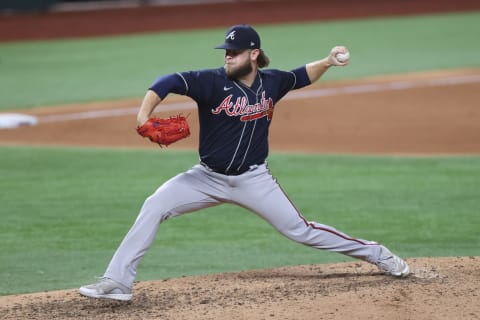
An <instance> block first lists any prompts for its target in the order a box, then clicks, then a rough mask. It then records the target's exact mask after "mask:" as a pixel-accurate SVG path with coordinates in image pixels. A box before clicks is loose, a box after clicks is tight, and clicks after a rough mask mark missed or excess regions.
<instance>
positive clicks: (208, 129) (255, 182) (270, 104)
mask: <svg viewBox="0 0 480 320" xmlns="http://www.w3.org/2000/svg"><path fill="white" fill-rule="evenodd" d="M216 48H217V49H224V50H225V58H224V66H223V67H221V68H217V69H208V70H198V71H189V72H178V73H174V74H169V75H165V76H161V77H159V78H158V79H157V80H156V81H155V82H154V83H153V84H152V85H151V87H150V88H149V90H148V91H147V93H146V95H145V97H144V100H143V102H142V104H141V106H140V110H139V112H138V115H137V121H138V128H137V131H138V133H139V134H140V135H141V136H144V137H147V138H149V139H150V140H151V141H152V142H155V143H159V144H160V145H168V144H169V143H172V142H174V141H176V140H178V139H181V138H184V137H186V136H188V134H189V129H188V123H185V121H184V120H185V119H179V118H178V117H176V118H175V117H174V118H171V119H170V120H172V121H170V120H169V119H164V120H161V119H160V120H159V119H152V117H151V115H152V113H153V111H154V109H155V108H156V107H157V106H158V105H159V104H160V102H161V101H162V100H164V99H165V97H166V96H167V95H168V94H169V93H175V94H180V95H186V96H188V97H190V98H192V99H193V100H194V101H195V102H196V103H197V107H198V117H199V123H200V145H199V163H198V164H196V165H194V166H193V167H192V168H191V169H190V170H188V171H186V172H184V173H181V174H179V175H177V176H175V177H173V178H172V179H170V180H168V181H167V182H165V183H164V184H163V185H162V186H160V187H159V188H158V189H157V190H156V191H155V192H154V193H153V194H152V195H151V196H150V197H148V198H147V199H146V200H145V202H144V204H143V206H142V208H141V210H140V213H139V215H138V217H137V219H136V221H135V223H134V224H133V226H132V227H131V229H130V231H129V232H128V233H127V235H126V236H125V238H124V239H123V241H122V242H121V244H120V246H119V247H118V249H117V251H116V252H115V254H114V256H113V258H112V259H111V261H110V264H109V265H108V268H107V270H106V271H105V274H104V276H103V278H101V279H100V280H99V281H98V282H96V283H94V284H92V285H87V286H83V287H81V288H80V294H82V295H84V296H88V297H94V298H108V299H116V300H130V299H131V298H132V287H133V283H134V280H135V277H136V272H137V266H138V264H139V263H140V260H141V259H142V257H143V256H144V254H145V252H146V251H147V250H148V249H149V247H150V246H151V244H152V242H153V240H154V238H155V235H156V233H157V231H158V229H159V226H160V224H161V223H162V222H163V221H165V220H166V219H169V218H173V217H176V216H179V215H182V214H185V213H189V212H193V211H197V210H200V209H202V208H207V207H212V206H218V205H221V204H223V203H233V204H237V205H239V206H241V207H243V208H246V209H249V210H250V211H252V212H254V213H255V214H257V215H259V216H260V217H261V218H263V219H264V220H265V221H266V222H268V223H269V224H271V225H272V226H273V227H274V228H275V229H276V230H278V232H280V233H281V234H283V235H284V236H285V237H287V238H289V239H291V240H293V241H296V242H298V243H301V244H304V245H307V246H311V247H313V248H317V249H322V250H328V251H333V252H338V253H341V254H345V255H347V256H350V257H354V258H357V259H361V260H363V261H367V262H369V263H372V264H374V265H376V266H377V267H378V268H379V269H380V270H381V271H383V272H385V273H388V274H390V275H393V276H397V277H404V276H406V275H408V274H409V266H408V265H407V263H406V262H405V261H404V260H402V259H401V258H399V257H398V256H396V255H394V254H393V253H392V252H390V251H389V250H388V249H387V248H386V247H385V246H382V245H380V244H378V243H377V242H373V241H367V240H362V239H356V238H353V237H351V236H349V235H347V234H345V233H343V232H341V231H338V230H336V229H335V228H333V227H331V226H328V225H324V224H320V223H318V222H314V221H309V220H307V219H306V218H305V217H304V216H303V214H302V213H300V212H299V211H298V210H297V208H296V207H295V206H294V205H293V203H292V202H291V201H290V199H289V198H288V197H287V195H286V194H285V193H284V191H283V190H282V188H281V187H280V185H279V184H278V182H277V180H276V179H275V178H274V177H273V176H272V174H271V173H270V171H269V169H268V167H267V163H266V160H267V156H268V129H269V127H270V124H271V122H272V118H273V114H274V111H275V105H276V104H277V102H278V101H280V99H281V98H282V97H283V96H285V95H286V94H287V93H288V92H289V91H290V90H296V89H300V88H303V87H305V86H308V85H310V84H311V83H313V82H315V81H317V80H318V79H319V78H320V77H321V76H322V75H323V74H324V73H325V72H326V71H327V70H328V69H329V68H330V67H331V66H346V65H347V64H348V62H349V61H348V57H349V54H348V50H347V48H345V47H343V46H336V47H334V48H333V49H332V50H331V51H330V53H329V54H328V56H327V57H326V58H324V59H321V60H318V61H314V62H311V63H308V64H306V65H303V66H300V67H298V68H296V69H293V70H291V71H281V70H274V69H263V68H265V67H267V66H268V64H269V59H268V57H267V56H266V54H265V52H264V51H263V49H262V47H261V43H260V37H259V35H258V33H257V32H256V31H255V30H254V29H253V28H252V27H251V26H248V25H235V26H233V27H231V28H230V29H229V30H228V31H227V33H226V37H225V41H224V43H222V44H221V45H219V46H218V47H216ZM339 54H340V55H339ZM337 55H338V56H337ZM169 122H174V124H173V125H172V126H173V128H171V127H170V124H169ZM170 132H173V133H170ZM171 136H173V138H170V137H171Z"/></svg>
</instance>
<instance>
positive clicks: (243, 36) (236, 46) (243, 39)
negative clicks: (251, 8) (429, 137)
mask: <svg viewBox="0 0 480 320" xmlns="http://www.w3.org/2000/svg"><path fill="white" fill-rule="evenodd" d="M215 49H226V50H245V49H260V36H259V35H258V33H257V31H255V29H253V28H252V27H251V26H249V25H247V24H239V25H235V26H233V27H231V28H230V29H228V31H227V34H226V37H225V42H224V43H222V44H221V45H219V46H217V47H215Z"/></svg>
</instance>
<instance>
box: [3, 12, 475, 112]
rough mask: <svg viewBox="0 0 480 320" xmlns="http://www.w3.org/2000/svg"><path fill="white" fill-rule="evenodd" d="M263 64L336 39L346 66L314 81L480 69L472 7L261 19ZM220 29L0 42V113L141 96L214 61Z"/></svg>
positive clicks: (279, 64) (219, 56)
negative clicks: (169, 77)
mask: <svg viewBox="0 0 480 320" xmlns="http://www.w3.org/2000/svg"><path fill="white" fill-rule="evenodd" d="M257 29H258V31H259V33H260V34H261V36H262V43H263V45H262V46H263V48H264V49H265V50H266V52H267V54H268V55H269V57H270V58H271V60H272V64H271V67H272V68H279V69H292V68H295V67H298V66H300V65H303V64H305V63H308V62H311V61H314V60H318V59H321V58H323V57H325V56H326V55H327V54H328V52H329V51H330V49H331V48H332V47H333V46H335V45H338V44H344V45H346V46H347V47H349V48H350V51H351V52H352V57H351V63H350V65H349V66H348V67H347V68H335V69H332V70H330V71H329V72H328V73H327V74H326V75H325V76H324V77H323V78H322V80H323V81H325V80H333V79H347V78H358V77H366V76H371V75H383V74H392V73H404V72H413V71H424V70H436V69H446V68H478V67H480V58H479V54H478V52H480V41H478V30H480V12H472V13H457V14H444V15H425V16H410V17H398V18H391V17H390V18H388V19H380V18H370V19H360V20H345V21H329V22H318V23H295V24H283V25H259V26H258V27H257ZM224 32H225V30H224V29H207V30H199V31H177V32H161V33H152V34H138V35H129V36H116V37H99V38H95V39H80V40H55V41H30V42H18V43H4V44H0V90H1V94H0V110H13V109H22V108H30V107H34V106H44V105H56V104H65V103H77V102H86V101H97V100H111V99H122V98H137V97H142V96H143V95H144V93H145V91H146V89H147V88H148V87H149V86H150V84H151V83H152V82H153V81H154V80H155V79H156V78H157V77H158V76H160V75H163V74H167V73H172V72H177V71H187V70H197V69H202V68H212V67H219V66H221V65H222V64H223V51H222V50H213V47H214V46H215V45H217V44H218V43H220V42H222V39H223V34H224Z"/></svg>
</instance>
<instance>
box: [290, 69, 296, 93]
mask: <svg viewBox="0 0 480 320" xmlns="http://www.w3.org/2000/svg"><path fill="white" fill-rule="evenodd" d="M290 73H291V74H292V75H293V80H294V81H293V86H292V87H291V88H290V90H292V89H293V88H295V86H296V85H297V76H296V75H295V73H294V72H292V71H290Z"/></svg>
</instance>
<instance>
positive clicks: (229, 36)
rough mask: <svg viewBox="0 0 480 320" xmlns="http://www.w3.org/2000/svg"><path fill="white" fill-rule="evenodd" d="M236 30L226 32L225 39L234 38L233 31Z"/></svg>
mask: <svg viewBox="0 0 480 320" xmlns="http://www.w3.org/2000/svg"><path fill="white" fill-rule="evenodd" d="M236 31H237V30H233V31H232V32H230V33H229V34H227V36H226V37H225V39H228V38H230V39H231V40H235V32H236Z"/></svg>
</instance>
